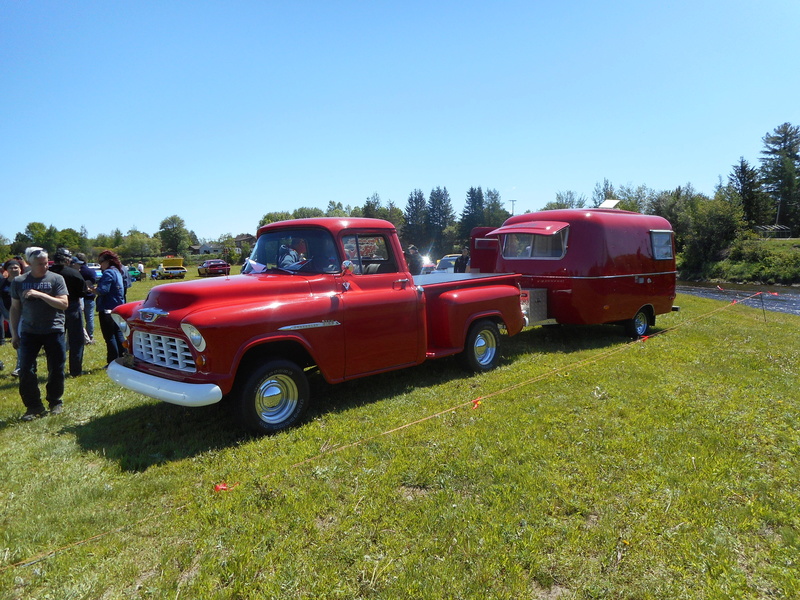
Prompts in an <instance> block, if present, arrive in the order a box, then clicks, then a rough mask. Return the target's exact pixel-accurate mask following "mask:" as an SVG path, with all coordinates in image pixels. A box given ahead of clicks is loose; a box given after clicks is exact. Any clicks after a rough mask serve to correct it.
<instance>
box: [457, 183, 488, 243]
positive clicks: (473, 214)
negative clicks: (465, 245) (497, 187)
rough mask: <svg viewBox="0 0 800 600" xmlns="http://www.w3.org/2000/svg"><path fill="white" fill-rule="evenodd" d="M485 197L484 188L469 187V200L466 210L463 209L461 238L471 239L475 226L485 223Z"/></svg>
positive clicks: (465, 206)
mask: <svg viewBox="0 0 800 600" xmlns="http://www.w3.org/2000/svg"><path fill="white" fill-rule="evenodd" d="M483 210H484V199H483V190H482V189H481V188H480V187H477V188H474V187H471V188H469V191H467V201H466V202H465V203H464V210H463V211H461V226H460V234H461V240H462V241H466V240H468V239H469V236H470V232H471V231H472V229H473V228H475V227H480V226H481V225H483V224H484V214H483Z"/></svg>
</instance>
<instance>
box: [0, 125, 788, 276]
mask: <svg viewBox="0 0 800 600" xmlns="http://www.w3.org/2000/svg"><path fill="white" fill-rule="evenodd" d="M762 141H763V144H764V147H763V150H762V151H761V157H760V158H759V161H760V164H759V165H753V164H750V163H749V162H748V161H747V160H746V159H745V158H744V157H740V159H739V162H737V163H736V164H734V165H733V166H732V167H731V172H730V173H729V174H728V176H727V180H723V178H722V177H720V181H719V183H718V185H717V186H716V188H715V191H714V195H713V197H709V196H707V195H705V194H702V193H699V192H697V191H695V190H694V188H693V187H692V185H691V183H687V184H686V185H682V186H679V187H677V188H674V189H672V190H661V191H657V190H653V189H651V188H648V187H647V186H645V185H640V186H632V185H630V184H629V185H622V186H615V185H614V184H613V183H612V182H610V181H609V180H607V179H605V180H604V181H603V182H602V183H598V184H597V185H596V186H595V189H594V191H593V192H592V194H591V196H590V197H589V198H587V197H586V196H584V195H581V194H578V193H577V192H575V191H572V190H566V191H559V192H557V193H556V195H555V199H554V200H553V201H551V202H548V203H547V204H545V206H544V207H543V208H542V209H541V210H548V209H555V208H586V207H597V206H599V205H600V204H601V203H602V202H604V201H606V200H616V201H618V204H617V208H620V209H623V210H631V211H636V212H641V213H646V214H655V215H659V216H662V217H665V218H666V219H667V220H669V221H670V223H671V224H672V227H673V229H674V231H675V241H676V247H677V252H678V254H679V257H680V263H681V268H682V270H684V271H685V272H686V273H690V274H691V273H695V274H702V272H703V271H704V269H705V268H706V266H707V265H709V264H710V263H713V262H714V261H717V260H719V259H720V258H722V257H723V255H724V253H725V252H726V251H727V250H728V249H729V248H730V247H731V246H732V245H735V244H736V243H742V242H744V241H747V240H749V239H753V238H755V237H758V235H759V232H758V228H759V227H761V228H765V227H771V228H773V229H775V226H778V228H779V229H780V230H781V231H782V232H784V233H785V235H786V236H787V237H788V235H791V234H796V233H797V232H798V231H800V127H798V126H795V125H792V124H790V123H784V124H782V125H780V126H778V127H776V128H775V129H774V131H773V132H771V133H767V134H766V135H765V136H764V137H763V138H762ZM323 216H328V217H373V218H379V219H385V220H387V221H390V222H391V223H393V224H394V225H395V227H396V228H397V230H398V233H399V234H400V238H401V240H402V241H403V243H404V244H405V245H410V244H415V245H416V246H417V247H418V248H419V249H420V251H421V252H423V254H429V255H430V256H431V257H432V258H437V257H439V256H441V255H443V254H447V253H452V252H458V251H459V249H460V248H461V246H463V245H465V244H467V243H468V242H469V235H470V231H471V230H472V229H473V228H474V227H478V226H489V227H497V226H500V225H502V223H503V222H504V221H505V220H506V219H507V218H508V217H509V216H511V213H510V212H509V211H508V210H507V209H506V207H505V203H504V201H503V200H502V199H501V196H500V193H499V192H498V191H497V190H496V189H492V188H487V189H486V190H485V191H484V189H483V188H482V187H481V186H478V187H470V188H469V190H467V192H466V197H465V198H464V208H463V210H462V211H461V214H460V215H459V216H457V215H456V213H455V210H454V209H453V204H452V200H451V197H450V193H449V192H448V190H447V188H446V187H435V188H433V189H431V191H430V193H428V194H427V195H426V194H425V192H423V191H422V190H421V189H414V190H412V191H411V192H410V193H409V195H408V198H407V199H406V204H405V207H404V208H401V207H400V206H398V205H397V204H396V203H395V202H394V201H392V200H389V201H387V202H384V201H382V200H381V197H380V195H379V194H378V193H377V192H376V193H374V194H372V195H371V196H369V197H368V198H366V200H365V202H364V204H363V205H342V203H341V202H333V201H330V202H329V203H328V206H327V208H326V209H325V210H323V209H320V208H314V207H299V208H297V209H295V210H293V211H292V212H288V211H282V212H269V213H266V214H265V215H264V216H263V217H262V218H261V220H260V221H259V223H258V225H259V226H261V225H264V224H266V223H273V222H276V221H281V220H285V219H298V218H307V217H323ZM762 232H763V230H762ZM214 242H215V244H216V245H218V246H219V247H220V248H221V255H222V256H225V257H226V258H228V259H229V260H234V259H236V258H239V259H240V260H243V259H244V258H245V257H246V256H247V255H248V254H249V248H247V247H245V248H242V249H241V252H239V251H237V249H236V247H235V244H234V237H233V236H232V235H231V234H225V235H222V236H220V238H218V239H217V240H214ZM198 243H199V240H198V238H197V236H196V235H195V234H194V232H193V231H191V230H189V229H187V227H186V223H185V221H184V220H183V219H182V218H181V217H179V216H177V215H172V216H170V217H167V218H166V219H164V220H163V221H162V222H161V224H160V227H159V230H158V231H157V232H155V233H154V234H152V235H148V234H146V233H144V232H141V231H138V230H136V229H132V230H130V231H128V232H127V234H123V233H122V232H121V231H120V230H119V229H115V230H113V231H112V232H111V233H110V234H108V235H105V234H101V235H98V236H97V237H96V238H89V237H88V235H87V234H86V230H85V229H84V228H81V230H80V231H75V230H74V229H63V230H59V229H57V228H55V227H54V226H52V225H50V226H49V227H48V226H45V225H44V224H43V223H39V222H33V223H29V224H28V226H27V227H26V229H25V231H23V232H19V233H17V234H16V237H15V238H14V240H13V241H8V240H5V239H1V238H0V256H1V257H8V256H13V255H16V254H20V253H21V252H23V251H24V249H25V248H26V247H27V246H41V247H43V248H45V249H47V250H48V251H50V252H54V251H55V249H56V248H59V247H66V248H70V249H71V250H73V251H78V250H80V251H83V252H86V253H87V254H88V255H90V256H96V254H97V253H98V252H99V251H100V250H103V249H106V248H111V249H113V250H115V251H116V252H117V253H118V254H120V256H122V257H124V258H130V259H134V258H143V257H148V256H160V255H163V254H177V255H186V253H187V250H188V248H189V246H191V245H195V244H198Z"/></svg>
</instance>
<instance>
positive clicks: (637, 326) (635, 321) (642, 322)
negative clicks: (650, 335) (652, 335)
mask: <svg viewBox="0 0 800 600" xmlns="http://www.w3.org/2000/svg"><path fill="white" fill-rule="evenodd" d="M649 329H650V314H649V313H648V312H647V310H645V309H644V308H640V309H639V312H637V313H636V315H635V316H634V317H633V318H632V319H631V320H630V321H626V322H625V332H626V333H627V334H628V335H629V336H630V337H632V338H640V337H642V336H643V335H647V332H648V330H649Z"/></svg>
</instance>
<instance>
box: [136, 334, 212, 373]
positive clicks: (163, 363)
mask: <svg viewBox="0 0 800 600" xmlns="http://www.w3.org/2000/svg"><path fill="white" fill-rule="evenodd" d="M133 355H134V356H135V357H136V358H138V359H140V360H143V361H145V362H149V363H152V364H154V365H158V366H159V367H167V368H168V369H177V370H179V371H188V372H192V373H194V372H195V371H196V370H197V369H196V368H195V364H194V359H193V358H192V353H191V351H190V350H189V345H188V344H187V343H186V342H185V341H184V340H182V339H180V338H174V337H169V336H166V335H156V334H154V333H146V332H144V331H134V332H133Z"/></svg>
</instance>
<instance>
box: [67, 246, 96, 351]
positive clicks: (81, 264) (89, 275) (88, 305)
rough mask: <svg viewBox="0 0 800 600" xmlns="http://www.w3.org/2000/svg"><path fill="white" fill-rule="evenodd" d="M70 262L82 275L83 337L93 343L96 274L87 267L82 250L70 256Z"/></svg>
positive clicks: (87, 341)
mask: <svg viewBox="0 0 800 600" xmlns="http://www.w3.org/2000/svg"><path fill="white" fill-rule="evenodd" d="M72 264H73V265H74V266H75V268H77V269H78V271H79V272H80V274H81V277H83V282H84V292H83V320H84V325H83V326H84V328H85V329H86V335H85V336H84V339H85V341H86V343H87V344H94V300H95V295H94V292H93V291H92V290H93V289H94V286H95V285H97V275H96V274H95V272H94V269H91V268H89V266H88V265H87V264H86V255H85V254H84V253H83V252H76V253H75V256H73V257H72Z"/></svg>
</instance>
